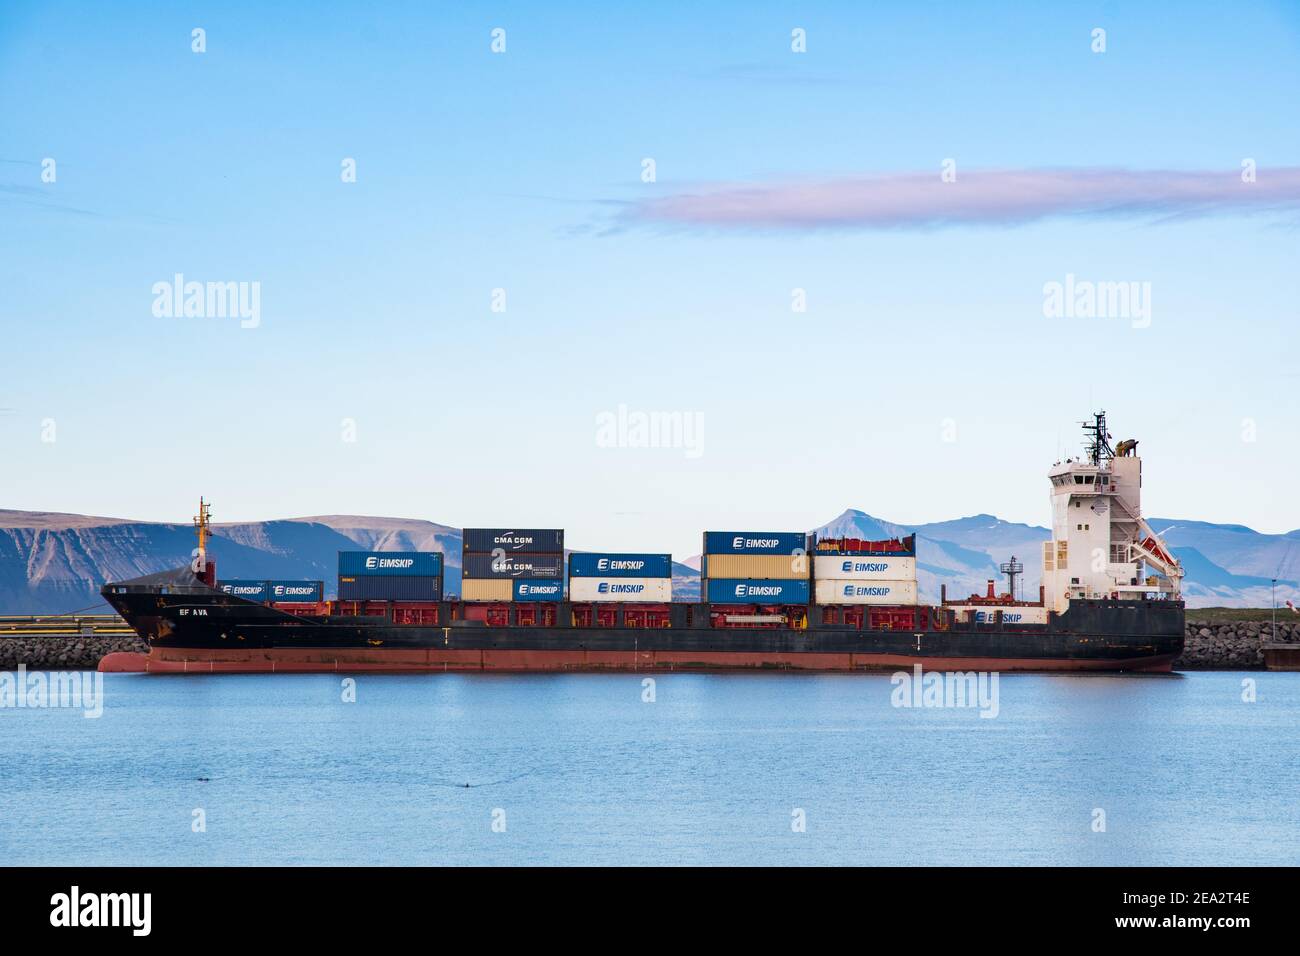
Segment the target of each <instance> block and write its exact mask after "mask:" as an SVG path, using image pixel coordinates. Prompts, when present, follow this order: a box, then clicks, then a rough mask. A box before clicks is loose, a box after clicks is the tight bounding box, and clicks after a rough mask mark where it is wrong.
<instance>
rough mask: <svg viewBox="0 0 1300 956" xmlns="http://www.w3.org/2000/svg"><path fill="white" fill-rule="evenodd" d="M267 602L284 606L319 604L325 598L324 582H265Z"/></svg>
mask: <svg viewBox="0 0 1300 956" xmlns="http://www.w3.org/2000/svg"><path fill="white" fill-rule="evenodd" d="M266 587H267V592H268V594H269V596H270V597H269V600H272V601H278V602H282V603H285V604H319V603H320V601H321V600H322V599H323V598H324V596H325V582H324V581H267V582H266Z"/></svg>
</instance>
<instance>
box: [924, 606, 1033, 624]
mask: <svg viewBox="0 0 1300 956" xmlns="http://www.w3.org/2000/svg"><path fill="white" fill-rule="evenodd" d="M946 607H947V608H948V610H950V611H956V612H957V614H958V616H959V617H960V618H961V619H962V620H973V621H974V622H975V623H976V624H992V623H993V622H994V621H995V620H997V612H998V611H1001V612H1002V623H1003V624H1046V623H1047V608H1045V607H1016V606H1015V605H1012V606H1010V607H996V606H989V605H984V606H980V605H977V604H967V605H960V604H949V605H946ZM968 612H969V614H970V617H969V618H967V616H966V615H967V613H968Z"/></svg>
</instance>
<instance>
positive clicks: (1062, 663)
mask: <svg viewBox="0 0 1300 956" xmlns="http://www.w3.org/2000/svg"><path fill="white" fill-rule="evenodd" d="M1173 660H1174V658H1173V655H1167V654H1166V655H1159V656H1154V657H1135V658H1131V659H1128V660H1113V659H1112V660H1069V659H1064V660H1063V659H1059V658H1057V659H1040V658H1014V659H1008V658H996V657H960V658H957V657H953V658H946V657H924V658H922V657H910V656H907V655H903V654H816V653H789V654H779V653H745V652H738V651H725V652H700V651H694V652H669V651H590V650H581V649H574V650H505V649H493V650H450V649H447V650H439V649H435V648H430V649H419V650H414V649H412V650H399V649H395V648H394V649H386V650H384V651H382V652H377V651H374V650H367V649H362V648H358V649H355V650H354V649H342V648H331V649H329V650H318V651H312V650H298V649H286V648H267V649H260V650H251V649H250V650H246V651H229V650H206V649H197V648H186V649H185V650H162V649H159V648H154V649H153V650H152V651H151V652H150V653H149V654H130V653H117V654H109V655H107V656H106V657H105V658H104V659H103V660H101V661H100V662H99V669H100V670H101V671H103V672H105V673H137V674H139V673H147V674H265V673H277V674H319V673H336V672H343V671H349V672H370V673H453V672H454V673H532V672H556V671H569V672H598V673H599V672H611V671H612V672H637V673H664V672H710V671H772V670H779V671H822V672H838V673H854V672H873V671H874V672H879V671H895V670H907V669H910V668H912V667H913V666H915V665H918V664H919V665H920V666H921V667H922V668H924V669H925V670H927V671H1117V670H1122V671H1140V672H1143V673H1168V672H1169V671H1170V670H1171V669H1172V667H1173Z"/></svg>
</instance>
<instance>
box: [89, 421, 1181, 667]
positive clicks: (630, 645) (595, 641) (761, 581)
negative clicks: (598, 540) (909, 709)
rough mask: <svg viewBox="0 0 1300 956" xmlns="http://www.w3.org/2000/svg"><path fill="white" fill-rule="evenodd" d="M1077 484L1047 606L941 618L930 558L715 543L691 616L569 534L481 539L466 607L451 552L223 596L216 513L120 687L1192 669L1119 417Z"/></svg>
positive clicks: (611, 557)
mask: <svg viewBox="0 0 1300 956" xmlns="http://www.w3.org/2000/svg"><path fill="white" fill-rule="evenodd" d="M1084 429H1085V432H1086V434H1087V436H1088V441H1087V444H1086V449H1087V451H1086V453H1085V454H1084V455H1081V456H1080V457H1078V458H1072V459H1067V460H1065V461H1064V462H1058V463H1056V464H1055V465H1054V466H1053V467H1052V469H1051V470H1050V472H1049V474H1048V478H1049V480H1050V482H1051V504H1052V536H1051V540H1049V541H1045V542H1043V549H1042V584H1041V586H1040V587H1039V591H1038V596H1037V600H1033V601H1030V600H1023V599H1021V598H1019V597H1018V596H1017V586H1016V582H1017V578H1018V576H1019V575H1020V574H1021V573H1022V572H1023V570H1024V566H1023V564H1022V563H1021V562H1020V561H1018V560H1016V559H1015V558H1014V557H1011V558H1010V560H1008V561H1007V562H1005V563H1003V564H1002V565H1001V568H1000V570H1001V571H1002V572H1003V573H1004V574H1005V575H1006V576H1007V579H1008V587H1007V590H1006V591H1005V592H1002V593H998V592H997V589H996V588H995V585H994V582H993V581H989V582H988V585H987V589H986V590H985V592H984V593H981V594H972V595H969V596H967V597H964V598H955V599H952V600H950V599H949V598H948V595H947V593H946V589H944V591H943V592H942V593H941V596H940V601H939V603H938V604H925V603H922V602H921V601H920V599H919V596H918V591H917V563H916V539H915V536H914V535H912V536H908V537H902V538H895V539H889V540H865V539H857V538H849V537H832V538H827V537H819V536H817V535H815V534H803V533H799V532H754V531H743V532H733V531H709V532H705V533H704V536H703V549H702V557H701V567H700V573H701V593H700V599H699V600H698V601H691V602H686V601H674V600H673V599H672V558H671V556H670V555H666V554H590V553H582V552H573V553H571V554H569V555H568V557H567V560H566V552H565V548H564V533H563V531H560V530H553V529H547V530H536V529H518V528H511V529H506V528H501V529H490V528H469V529H465V530H464V532H463V535H462V548H463V552H462V555H461V563H462V581H461V585H460V588H461V593H460V594H459V595H457V596H455V597H452V596H450V595H447V594H444V593H443V572H444V567H443V555H442V554H441V553H438V552H361V551H357V552H341V553H340V555H339V565H338V592H337V593H338V597H337V598H335V599H331V600H326V599H325V596H324V583H323V582H321V581H308V582H303V581H278V582H277V581H222V580H220V579H218V577H217V574H216V565H215V562H214V561H213V560H211V559H209V557H208V555H207V541H208V536H209V505H208V504H207V503H206V502H204V501H203V500H200V504H199V514H198V516H197V517H196V518H195V527H196V531H197V534H198V548H197V549H196V551H195V560H194V562H193V563H192V565H191V566H189V567H184V568H178V569H176V570H173V571H164V572H161V573H158V574H152V575H147V576H145V577H141V578H136V579H133V580H129V581H121V582H114V583H109V584H106V585H105V586H104V587H103V589H102V593H103V595H104V598H105V600H107V601H108V603H109V604H111V605H112V606H113V608H115V609H116V610H117V612H118V613H119V614H121V616H122V617H123V618H124V619H125V620H126V621H127V623H128V624H129V625H130V626H131V627H132V628H133V629H134V630H135V632H136V633H137V634H139V635H140V636H141V637H142V638H144V639H145V640H146V641H147V642H148V644H149V652H148V653H147V654H111V655H109V656H107V657H105V658H104V660H103V661H102V662H101V664H100V669H101V670H105V671H134V672H146V673H155V674H168V673H189V674H192V673H257V672H281V673H311V672H353V673H355V672H368V671H381V672H382V671H387V672H439V671H447V672H450V671H458V672H493V671H497V672H512V671H619V672H644V673H656V672H666V671H679V670H680V671H707V670H786V671H841V672H852V671H879V670H894V669H898V668H900V667H912V666H914V665H920V666H921V667H922V668H924V669H927V670H961V671H972V670H998V671H1020V670H1026V671H1031V670H1032V671H1073V670H1094V671H1147V672H1151V671H1168V670H1170V669H1171V666H1172V664H1173V661H1174V660H1175V658H1177V657H1178V655H1179V654H1180V653H1181V652H1182V648H1183V623H1184V622H1183V618H1184V605H1183V601H1182V598H1181V579H1182V576H1183V571H1182V568H1181V566H1180V565H1179V562H1178V560H1177V559H1176V558H1175V557H1174V556H1173V555H1172V554H1171V552H1170V551H1169V550H1168V549H1167V548H1166V547H1165V545H1164V543H1163V542H1162V541H1161V539H1160V536H1159V535H1158V534H1157V533H1156V532H1155V531H1154V530H1152V529H1151V527H1150V526H1149V525H1148V524H1147V522H1146V521H1145V520H1144V519H1143V518H1142V515H1141V508H1140V499H1141V487H1142V461H1141V459H1140V458H1139V457H1138V455H1137V442H1136V441H1134V440H1128V441H1122V442H1119V443H1118V444H1117V445H1116V446H1115V447H1113V448H1112V446H1111V444H1110V439H1111V436H1110V435H1109V434H1108V433H1107V430H1106V418H1105V413H1104V412H1100V413H1098V414H1096V415H1094V416H1092V419H1091V420H1090V421H1089V422H1085V423H1084Z"/></svg>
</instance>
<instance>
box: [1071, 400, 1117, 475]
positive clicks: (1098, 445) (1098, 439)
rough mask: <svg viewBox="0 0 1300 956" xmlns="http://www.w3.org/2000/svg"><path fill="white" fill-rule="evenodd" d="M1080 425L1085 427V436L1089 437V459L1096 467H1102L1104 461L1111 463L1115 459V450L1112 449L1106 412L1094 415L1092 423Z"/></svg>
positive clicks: (1087, 446)
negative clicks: (1107, 428) (1107, 429)
mask: <svg viewBox="0 0 1300 956" xmlns="http://www.w3.org/2000/svg"><path fill="white" fill-rule="evenodd" d="M1079 424H1081V425H1082V426H1083V431H1084V434H1086V435H1087V436H1088V443H1087V445H1086V446H1085V447H1086V448H1087V449H1088V458H1089V460H1091V461H1092V463H1093V464H1094V465H1100V464H1101V463H1102V460H1103V459H1105V460H1106V461H1109V460H1110V459H1112V458H1114V457H1115V450H1114V449H1113V448H1111V447H1110V433H1109V432H1108V431H1106V413H1105V412H1104V411H1102V412H1097V414H1095V415H1093V416H1092V421H1090V422H1080V423H1079Z"/></svg>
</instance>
